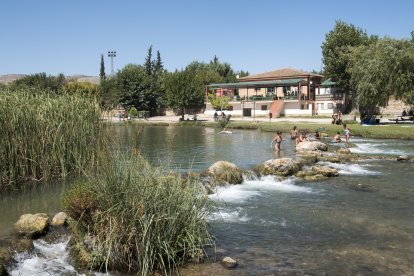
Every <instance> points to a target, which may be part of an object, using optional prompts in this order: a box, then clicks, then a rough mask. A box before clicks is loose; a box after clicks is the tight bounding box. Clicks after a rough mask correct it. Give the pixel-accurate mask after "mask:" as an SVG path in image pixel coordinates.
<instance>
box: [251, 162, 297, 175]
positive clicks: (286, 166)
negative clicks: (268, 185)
mask: <svg viewBox="0 0 414 276" xmlns="http://www.w3.org/2000/svg"><path fill="white" fill-rule="evenodd" d="M301 167H302V164H301V163H299V162H296V161H295V160H293V159H292V158H280V159H270V160H267V161H265V162H263V163H262V164H260V165H259V166H258V167H257V168H256V170H257V171H258V173H259V174H261V175H269V174H273V175H283V176H288V175H293V174H295V173H297V172H298V171H299V170H300V169H301Z"/></svg>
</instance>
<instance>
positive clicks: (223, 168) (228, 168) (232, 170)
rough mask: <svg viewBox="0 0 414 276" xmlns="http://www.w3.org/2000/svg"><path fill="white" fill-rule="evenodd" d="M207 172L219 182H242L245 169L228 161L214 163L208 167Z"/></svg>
mask: <svg viewBox="0 0 414 276" xmlns="http://www.w3.org/2000/svg"><path fill="white" fill-rule="evenodd" d="M207 174H209V175H211V176H212V177H213V178H214V180H215V182H218V183H223V182H224V183H229V184H240V183H242V182H243V171H242V170H241V169H239V168H238V167H237V166H236V165H235V164H233V163H230V162H227V161H218V162H216V163H214V164H213V165H211V166H210V167H209V168H208V169H207Z"/></svg>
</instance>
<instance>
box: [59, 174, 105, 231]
mask: <svg viewBox="0 0 414 276" xmlns="http://www.w3.org/2000/svg"><path fill="white" fill-rule="evenodd" d="M62 205H63V209H64V210H65V212H66V213H67V214H68V216H70V217H71V218H73V219H74V220H77V221H79V223H80V224H81V225H83V226H87V225H89V224H91V223H92V218H93V214H94V212H95V211H96V209H97V206H98V203H97V196H96V193H95V191H94V190H93V188H92V186H91V185H90V183H88V182H86V181H84V182H81V181H79V182H76V183H75V184H73V185H72V187H71V188H70V189H69V191H68V192H67V193H66V194H65V196H64V197H63V200H62Z"/></svg>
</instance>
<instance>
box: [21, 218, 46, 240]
mask: <svg viewBox="0 0 414 276" xmlns="http://www.w3.org/2000/svg"><path fill="white" fill-rule="evenodd" d="M48 226H49V216H48V215H47V214H44V213H39V214H34V215H33V214H24V215H22V216H21V217H20V219H19V220H18V221H17V222H16V224H15V228H16V230H17V232H18V233H19V235H22V236H26V237H29V238H37V237H39V236H42V235H44V234H45V233H46V230H47V228H48Z"/></svg>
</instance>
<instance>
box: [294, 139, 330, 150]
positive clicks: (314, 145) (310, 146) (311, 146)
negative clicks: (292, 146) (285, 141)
mask: <svg viewBox="0 0 414 276" xmlns="http://www.w3.org/2000/svg"><path fill="white" fill-rule="evenodd" d="M327 150H328V146H327V145H326V144H325V143H322V142H320V141H305V142H300V143H299V144H297V145H296V151H298V152H303V151H327Z"/></svg>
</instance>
